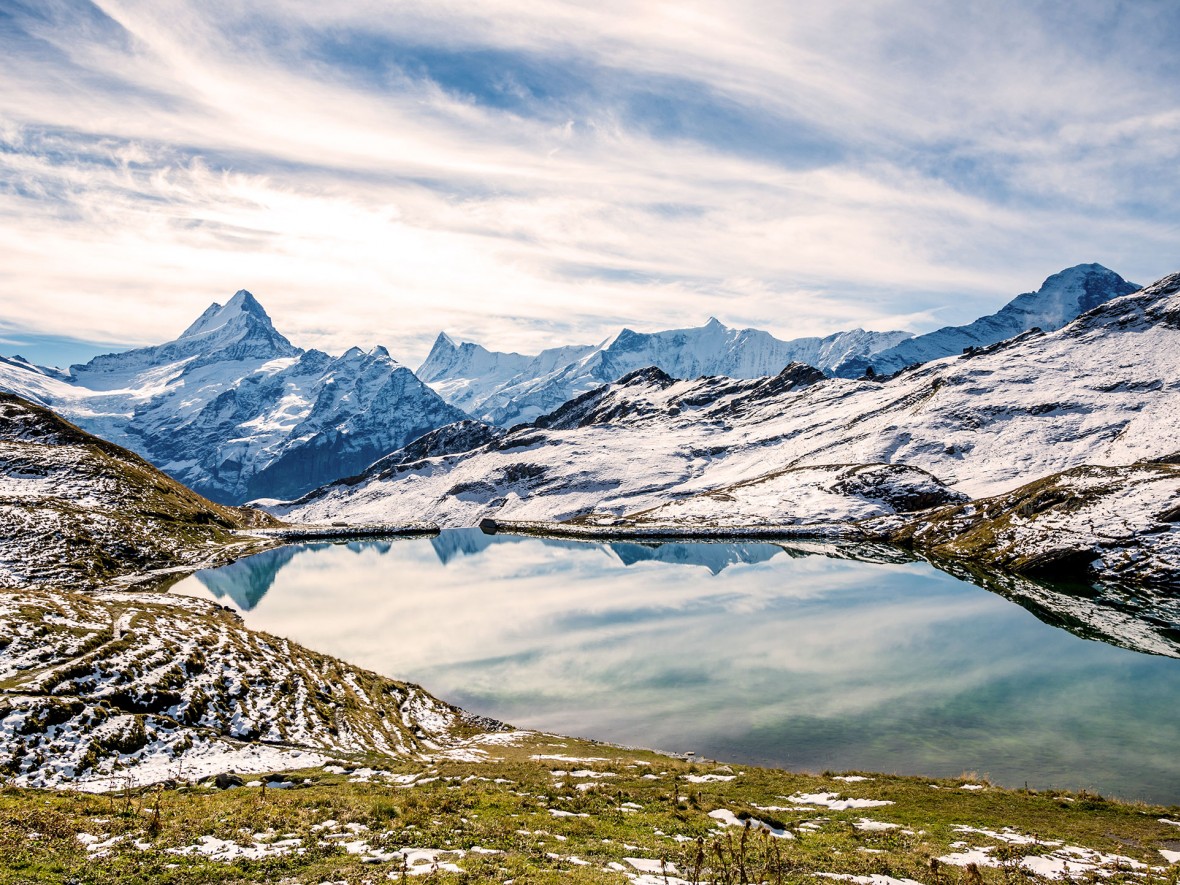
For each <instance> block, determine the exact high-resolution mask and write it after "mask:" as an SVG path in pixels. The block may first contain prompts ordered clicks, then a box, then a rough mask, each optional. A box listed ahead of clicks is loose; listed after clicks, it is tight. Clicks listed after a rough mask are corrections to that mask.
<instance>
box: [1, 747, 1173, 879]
mask: <svg viewBox="0 0 1180 885" xmlns="http://www.w3.org/2000/svg"><path fill="white" fill-rule="evenodd" d="M488 750H489V751H490V752H491V753H492V754H494V756H495V759H494V761H485V762H449V761H439V762H437V764H430V763H400V764H395V765H392V770H394V771H397V772H400V773H420V774H422V775H424V776H428V777H437V778H438V780H434V781H432V782H430V783H426V784H422V785H419V786H410V787H398V786H394V785H391V784H378V783H351V782H350V781H349V775H348V774H343V775H342V774H329V773H326V772H325V771H324V770H322V769H310V770H304V771H301V772H298V773H297V775H296V777H297V778H298V779H299V780H300V781H302V782H301V783H300V784H299V785H298V786H297V787H295V788H292V789H285V790H278V789H273V788H271V789H265V790H264V789H262V788H259V787H244V788H238V789H232V790H227V791H224V792H223V791H218V790H214V789H208V788H203V787H187V786H184V787H181V788H178V789H175V788H174V789H159V788H150V789H144V790H140V791H134V792H123V793H116V794H110V795H104V796H93V795H86V794H79V793H69V792H46V791H35V790H17V789H7V790H3V791H0V883H25V882H30V883H31V882H55V883H62V882H70V881H74V882H78V883H95V885H98V883H141V882H142V883H148V882H151V883H190V882H284V881H285V882H288V883H295V882H340V881H344V882H347V883H360V882H378V881H388V880H389V878H391V877H392V879H393V880H395V881H397V880H400V879H401V878H402V874H401V867H400V863H399V861H397V860H386V861H385V862H382V863H364V862H363V860H362V855H360V854H349V853H348V852H347V851H346V850H345V849H344V848H342V847H341V846H340V845H339V844H337V843H339V842H341V841H346V840H340V839H325V838H323V835H324V834H325V833H326V832H327V831H324V830H315V829H313V828H314V827H317V825H321V824H323V823H324V822H325V821H330V820H334V821H336V822H337V824H338V825H339V829H337V830H335V832H342V831H343V828H344V827H345V825H348V824H354V825H360V826H363V827H366V828H368V829H367V830H365V831H362V835H363V836H364V837H365V839H366V841H367V842H368V844H369V846H370V847H371V848H372V849H374V850H376V851H380V852H390V851H392V850H394V849H396V848H401V847H414V848H438V849H470V848H472V847H473V846H480V847H481V848H484V849H493V850H495V851H497V852H499V853H494V854H472V853H468V854H467V855H466V856H464V857H462V858H450V859H451V860H457V862H458V863H459V865H460V866H461V867H462V868H463V870H464V872H463V873H461V874H460V873H453V872H452V873H446V872H437V873H434V874H431V875H429V876H427V877H422V878H425V879H426V880H428V881H447V882H449V881H466V882H478V881H489V882H491V881H496V882H503V881H507V880H510V879H511V880H514V881H515V882H516V883H546V882H565V881H571V882H624V881H627V879H626V877H625V876H624V875H623V874H622V873H621V872H618V871H615V870H612V869H611V868H610V866H609V865H610V864H612V863H614V864H623V865H625V866H627V862H626V861H625V860H624V858H628V857H640V858H650V859H654V860H656V861H657V862H658V861H660V860H663V861H666V862H667V863H669V864H675V865H676V867H677V868H678V869H679V870H680V874H681V876H683V877H685V878H687V879H690V880H691V879H693V877H694V872H695V873H696V876H697V878H699V880H700V881H703V882H718V883H720V882H726V883H734V885H737V883H739V882H742V881H747V882H810V881H816V882H822V881H825V880H824V879H819V878H816V877H815V876H814V875H813V874H815V873H844V874H852V875H872V874H883V875H888V876H893V877H895V878H910V879H915V880H917V881H920V882H924V883H932V885H952V883H959V882H962V883H964V885H972V883H973V885H978V883H979V882H984V883H994V885H1012V883H1014V882H1018V881H1024V880H1029V879H1031V878H1032V877H1031V876H1030V875H1029V874H1028V873H1026V872H1024V871H1022V870H1021V869H1020V868H1019V866H1018V864H1019V859H1020V858H1021V857H1024V856H1029V855H1036V854H1044V853H1046V852H1048V851H1050V850H1051V848H1050V847H1049V846H1046V845H1044V844H1037V845H1024V846H1018V850H1014V849H1006V848H1005V846H1004V845H1003V844H1002V843H998V842H995V840H992V839H990V838H988V837H986V836H982V835H977V834H963V833H961V832H957V831H956V830H955V829H954V828H955V827H956V826H964V825H965V826H972V827H978V828H988V829H993V830H999V829H1001V828H1003V827H1006V826H1007V827H1012V828H1014V829H1015V830H1018V831H1020V832H1021V833H1025V834H1030V835H1034V834H1035V835H1036V837H1037V838H1038V840H1039V841H1040V842H1041V843H1044V842H1046V841H1050V840H1057V841H1060V842H1064V843H1067V844H1069V845H1076V846H1082V847H1086V848H1092V849H1097V850H1100V851H1102V852H1104V853H1117V854H1119V855H1123V856H1126V857H1130V858H1133V859H1137V860H1139V861H1142V862H1144V863H1147V864H1149V865H1150V866H1151V867H1152V868H1153V869H1150V870H1148V871H1146V874H1145V875H1136V874H1134V873H1133V872H1131V871H1129V870H1123V871H1117V870H1115V871H1113V872H1112V875H1111V877H1110V878H1109V879H1106V880H1105V881H1115V882H1119V881H1135V882H1159V883H1164V882H1169V883H1172V885H1175V883H1176V881H1177V870H1180V867H1178V866H1176V865H1173V866H1171V867H1168V866H1167V864H1166V862H1165V861H1164V860H1163V858H1162V857H1161V856H1160V855H1159V854H1158V852H1157V849H1159V848H1161V847H1163V848H1171V849H1180V827H1174V826H1170V825H1168V824H1165V823H1161V822H1159V821H1158V818H1160V817H1165V816H1168V815H1171V816H1172V817H1173V819H1176V818H1177V817H1178V816H1180V809H1176V808H1173V809H1170V810H1169V809H1165V808H1158V807H1150V806H1146V805H1133V804H1124V803H1119V802H1111V801H1107V800H1104V799H1102V798H1101V797H1097V796H1092V795H1088V794H1077V795H1071V794H1063V793H1036V792H1028V791H1011V790H1003V789H999V788H993V787H988V788H987V789H984V790H980V791H968V790H964V789H961V786H962V784H961V783H960V782H957V781H953V780H950V781H948V780H939V781H934V780H930V779H927V778H912V777H895V776H888V775H871V777H872V780H868V781H862V782H857V783H845V782H841V781H837V780H833V779H832V778H831V777H827V776H823V775H806V774H797V773H791V772H785V771H780V770H771V769H759V768H749V767H742V766H732V769H730V767H720V766H716V765H713V764H710V763H704V762H696V763H694V762H690V761H685V760H680V759H673V758H669V757H665V756H661V755H658V754H654V753H650V752H646V751H635V750H625V749H620V748H615V747H609V746H604V745H601V744H594V743H590V742H584V741H576V740H572V739H565V738H555V737H552V736H547V735H531V736H529V737H527V738H525V739H523V741H522V743H521V744H520V745H519V746H509V747H489V748H488ZM535 754H559V755H565V756H572V757H583V758H586V757H599V758H601V759H602V760H603V761H596V762H585V763H583V762H565V761H560V760H536V759H533V758H532V756H533V755H535ZM361 761H362V760H357V761H354V762H353V763H352V764H360V762H361ZM367 761H368V762H371V763H380V762H383V763H384V764H385V765H386V766H387V767H388V766H390V765H391V763H390V761H389V760H379V759H377V758H372V759H369V760H367ZM558 768H563V769H566V770H569V769H571V768H573V769H583V768H584V769H592V770H595V771H598V772H604V773H607V774H609V775H610V776H609V777H604V778H601V779H590V778H570V777H567V776H562V777H554V775H553V774H552V771H553V770H554V769H558ZM716 771H721V772H723V773H724V774H726V775H733V777H734V779H733V780H731V781H720V782H708V783H700V784H694V783H690V782H688V781H686V780H685V779H684V778H685V776H686V775H691V774H700V773H707V772H716ZM644 774H655V775H658V777H655V778H644V777H643V775H644ZM495 779H500V780H501V781H507V782H500V783H497V782H496V781H495ZM586 783H593V784H594V786H592V787H591V788H590V789H586V790H578V789H575V788H574V785H575V784H586ZM932 784H933V785H935V786H937V787H938V788H939V789H933V788H932V786H931V785H932ZM816 792H833V793H839V794H840V795H841V796H845V797H849V796H851V797H861V798H872V799H878V800H888V801H890V802H892V803H894V804H891V805H884V806H879V807H874V808H867V809H851V810H847V811H830V810H828V809H825V808H819V807H817V808H816V809H815V810H814V811H811V810H808V811H773V812H772V811H764V810H760V809H759V808H758V807H757V806H772V805H776V806H780V807H781V806H792V805H794V804H795V803H792V802H790V801H787V800H786V799H785V798H784V797H787V796H790V795H792V794H795V793H816ZM718 808H725V809H728V810H730V811H732V812H733V813H734V814H736V815H738V816H739V817H744V816H747V815H748V816H753V817H759V818H761V819H763V820H766V821H768V822H770V823H771V824H772V825H774V826H779V827H783V828H785V829H786V830H787V831H788V832H790V833H792V834H793V835H794V837H795V838H793V839H790V840H787V839H775V838H772V837H769V836H768V835H766V834H765V833H763V832H762V831H760V830H755V829H749V830H745V831H743V830H742V829H739V828H736V827H735V828H729V829H722V828H720V827H719V826H718V824H717V822H716V821H714V820H713V819H711V818H710V817H709V816H708V812H709V811H712V810H714V809H718ZM550 809H556V810H559V811H565V812H570V813H571V814H573V815H587V816H586V817H581V816H569V817H566V816H563V817H555V816H553V815H552V814H551V813H550ZM865 817H867V818H870V819H872V820H874V821H881V822H886V823H893V824H897V825H899V826H898V828H896V829H891V830H884V831H864V830H861V829H857V828H856V827H855V826H854V823H855V822H857V821H859V820H860V819H861V818H865ZM809 826H812V827H816V828H815V829H808V827H809ZM267 830H271V831H273V832H274V833H275V838H278V837H280V836H287V835H290V836H291V837H293V838H298V839H300V840H301V847H302V848H304V849H305V850H304V852H303V853H301V854H288V855H285V856H276V857H269V858H266V859H261V860H237V861H234V862H228V863H227V862H221V861H212V860H208V859H205V858H201V857H199V856H196V857H194V856H181V855H176V854H172V853H169V852H168V851H167V849H169V848H180V847H184V846H189V845H193V844H195V843H196V842H197V840H198V839H200V838H201V837H203V836H213V837H216V838H219V839H226V840H231V841H235V842H238V843H243V844H249V843H250V842H251V837H250V834H252V833H255V832H260V831H267ZM79 833H88V834H92V835H94V836H101V837H103V838H109V837H111V836H122V837H123V840H122V841H120V842H118V843H116V844H115V845H114V846H113V847H112V848H111V851H110V854H109V856H106V857H89V856H88V855H87V852H86V850H85V848H84V846H83V844H82V842H80V841H79V840H78V838H77V834H79ZM34 834H35V835H34ZM677 836H679V837H683V838H684V839H685V841H676V839H675V838H674V837H677ZM134 840H140V845H142V846H145V847H143V848H140V847H135V846H134V845H133V844H131V843H132V842H133V841H134ZM960 840H963V841H967V842H969V843H970V844H971V845H973V846H980V845H989V844H994V845H996V846H997V849H996V850H995V852H994V853H995V854H996V856H997V857H1003V856H1004V855H1005V853H1006V854H1007V855H1008V858H1009V859H1008V861H1007V862H1006V864H1005V865H1004V866H1001V867H995V868H989V867H983V868H980V869H978V870H971V869H967V868H961V867H955V866H950V865H947V864H937V863H932V858H937V857H938V856H939V855H943V854H946V853H948V852H951V851H954V850H955V849H954V848H952V843H954V842H956V841H960ZM571 858H578V859H580V860H583V861H586V862H587V864H586V865H579V864H577V863H576V862H575V861H574V860H571ZM440 859H441V860H443V861H445V860H447V859H448V858H446V857H443V858H440ZM627 868H628V869H629V870H631V872H633V873H634V872H635V871H634V870H633V869H631V867H630V866H627ZM1083 878H1084V877H1083ZM1091 878H1092V877H1091ZM420 880H421V879H420V877H414V878H413V879H412V881H420ZM659 880H661V877H659V876H658V874H657V881H659ZM827 881H831V880H827Z"/></svg>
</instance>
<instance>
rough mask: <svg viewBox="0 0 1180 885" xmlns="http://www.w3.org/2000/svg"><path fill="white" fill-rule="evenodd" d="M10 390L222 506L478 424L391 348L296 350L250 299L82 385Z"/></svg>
mask: <svg viewBox="0 0 1180 885" xmlns="http://www.w3.org/2000/svg"><path fill="white" fill-rule="evenodd" d="M0 389H7V390H10V391H12V392H15V393H17V394H20V395H21V396H25V397H26V398H29V399H32V400H34V401H36V402H40V403H42V404H44V405H47V406H50V407H52V408H53V409H55V410H56V411H59V412H60V413H62V414H64V415H66V416H67V417H69V418H70V419H71V420H74V421H76V422H78V423H79V424H80V425H81V426H83V427H85V428H86V429H87V430H90V431H91V432H93V433H96V434H98V435H100V436H103V437H105V438H107V439H111V440H113V441H115V442H117V443H119V444H120V445H123V446H126V447H127V448H130V449H132V450H133V451H136V452H138V453H139V454H141V455H143V456H144V457H146V458H148V459H149V460H150V461H152V462H153V463H154V464H156V465H157V466H159V467H160V468H161V469H163V470H164V471H165V472H166V473H168V474H169V475H170V476H173V477H175V478H176V479H179V480H180V481H182V482H184V483H186V484H187V485H189V486H191V487H192V488H194V489H196V490H198V491H200V492H201V493H202V494H205V495H208V496H209V497H211V498H213V499H214V500H217V501H222V502H226V503H239V502H241V501H245V500H249V499H252V498H274V497H277V498H293V497H298V496H299V495H301V494H303V493H304V492H307V491H309V490H311V489H313V488H315V487H317V486H319V485H322V484H323V483H325V482H330V481H332V480H335V479H339V478H340V477H343V476H349V475H351V474H354V473H357V472H359V471H360V470H363V469H364V468H365V467H367V466H368V465H369V464H371V463H372V462H373V461H375V460H376V459H377V458H379V457H381V456H382V455H385V454H387V453H388V452H390V451H392V450H394V449H396V448H399V447H400V446H402V445H405V444H406V443H407V442H410V441H411V440H413V439H415V438H416V437H418V436H420V435H421V434H423V433H426V432H427V431H430V430H433V429H434V428H436V427H440V426H442V425H444V424H449V423H451V422H454V421H458V420H462V419H464V418H465V417H466V416H465V415H464V414H463V413H462V412H460V411H459V410H458V409H455V408H453V407H451V406H448V405H447V404H446V403H444V402H443V401H442V400H441V399H440V398H439V397H438V396H437V395H436V394H435V393H434V392H433V391H431V390H430V389H429V388H427V387H426V386H425V385H423V384H422V383H421V382H420V381H418V379H417V378H416V377H415V376H414V374H413V373H412V372H411V371H410V370H409V369H407V368H406V367H405V366H402V365H399V364H398V363H397V362H396V361H395V360H394V359H393V358H392V357H390V355H389V353H388V352H387V351H386V350H385V349H384V348H383V347H377V348H374V349H373V350H372V351H369V352H365V351H362V350H360V349H359V348H352V349H351V350H349V351H347V352H346V353H344V354H343V355H341V356H339V357H332V356H329V355H328V354H326V353H322V352H320V351H318V350H309V351H305V350H302V349H300V348H298V347H295V346H294V345H292V344H291V342H289V341H288V340H287V339H286V338H284V337H283V336H282V335H280V334H279V333H278V332H277V331H276V330H275V328H274V326H273V325H272V324H271V321H270V317H268V316H267V314H266V311H265V310H263V309H262V305H260V304H259V303H258V301H257V300H256V299H255V298H254V296H253V295H251V294H250V293H249V292H246V291H245V290H243V291H240V292H238V293H237V294H236V295H234V297H233V298H231V299H230V301H229V302H228V303H227V304H225V305H224V306H222V305H218V304H214V305H211V306H210V307H209V309H208V310H206V311H205V312H204V313H203V314H202V315H201V316H200V317H199V318H198V319H197V321H196V322H195V323H193V324H192V325H191V326H190V327H189V328H188V329H186V330H185V332H184V333H183V334H182V335H181V336H180V337H179V338H178V339H176V340H175V341H170V342H168V343H167V344H161V345H158V346H155V347H145V348H140V349H138V350H131V351H128V352H126V353H116V354H107V355H105V356H99V357H95V358H94V359H93V360H91V361H90V362H89V363H86V364H85V365H76V366H72V367H71V368H70V374H69V376H65V377H63V376H61V375H57V374H53V373H49V372H46V371H45V370H40V369H38V368H37V367H35V366H30V365H28V364H27V363H21V362H18V361H15V360H6V361H4V362H3V363H0Z"/></svg>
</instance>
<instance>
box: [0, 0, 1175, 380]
mask: <svg viewBox="0 0 1180 885" xmlns="http://www.w3.org/2000/svg"><path fill="white" fill-rule="evenodd" d="M1176 45H1180V6H1177V4H1176V3H1175V2H1174V0H1138V2H1131V0H1124V2H1117V0H1077V2H1071V3H1062V2H1060V0H1055V2H1037V0H1023V2H994V3H963V2H961V0H880V2H872V0H857V2H850V0H829V2H825V3H822V4H804V3H798V2H782V0H780V2H777V3H768V2H764V0H727V2H725V3H720V2H714V3H710V4H699V3H692V2H676V3H663V2H637V0H628V2H614V0H596V2H593V3H567V2H562V0H544V2H535V0H481V2H479V3H466V4H460V3H455V2H450V0H429V2H426V0H404V2H396V0H394V2H390V0H386V2H373V0H347V2H338V3H323V2H318V0H282V2H278V0H253V2H250V3H241V2H234V3H229V2H223V0H202V2H189V3H183V2H173V0H151V2H134V0H97V2H84V0H33V2H27V3H26V2H20V0H16V2H14V0H0V354H11V353H23V354H25V355H26V356H29V357H30V358H32V359H34V360H35V361H38V362H43V363H49V364H59V365H61V364H66V363H68V362H70V361H73V360H78V359H83V358H85V357H87V356H89V355H91V354H93V353H98V352H105V351H109V350H118V349H125V348H127V347H130V346H137V345H143V344H151V343H158V342H161V341H166V340H169V339H172V338H175V337H176V336H177V335H178V334H179V333H180V332H181V331H182V330H183V329H184V328H185V327H186V326H188V325H189V323H190V322H191V321H192V320H193V319H195V318H196V316H198V315H199V314H200V313H201V311H202V310H204V308H205V307H207V306H208V305H209V304H210V303H212V302H214V301H218V302H221V303H224V302H225V301H226V300H227V299H228V298H229V297H230V296H231V295H232V294H233V293H234V292H235V291H236V290H238V289H241V288H246V289H249V290H250V291H251V292H253V293H254V294H255V295H256V296H257V297H258V299H259V300H260V301H261V302H262V304H263V305H264V306H265V307H266V308H267V310H268V312H269V313H270V314H271V316H272V317H273V319H274V321H275V325H276V327H277V328H278V329H279V330H280V331H281V332H283V333H284V334H285V335H286V336H287V337H288V338H290V339H291V340H292V341H293V342H294V343H296V344H298V345H301V346H304V347H319V348H321V349H324V350H327V351H329V352H336V353H339V352H341V351H343V350H344V349H346V348H347V347H349V346H352V345H360V346H362V347H371V346H374V345H377V344H383V345H385V346H387V347H388V348H389V349H390V351H391V353H392V354H393V355H394V356H395V357H397V358H398V359H400V360H402V361H403V362H406V363H407V364H409V365H411V366H416V365H417V363H418V362H419V361H420V360H421V359H422V358H423V357H424V356H425V354H426V352H427V350H428V348H429V345H430V342H431V341H432V340H433V338H434V336H435V335H436V334H437V333H438V332H439V331H440V330H445V331H447V332H448V333H449V334H450V335H451V336H452V337H453V338H456V339H458V340H474V341H478V342H480V343H482V344H485V345H486V346H488V347H490V348H492V349H497V350H518V351H521V352H535V351H537V350H539V349H541V348H543V347H547V346H553V345H558V344H567V343H594V342H597V341H600V340H602V339H603V338H605V337H607V336H608V335H610V334H612V333H613V332H615V331H617V330H618V329H619V328H620V327H622V326H624V325H626V326H630V327H631V328H634V329H639V330H644V331H654V330H658V329H665V328H673V327H683V326H693V325H700V324H702V323H704V322H705V321H706V320H707V319H708V318H709V317H710V316H716V317H717V318H719V319H720V320H722V321H723V322H725V323H726V324H728V325H732V326H754V327H758V328H764V329H767V330H769V331H771V332H773V333H774V334H775V335H777V336H779V337H781V338H793V337H799V336H802V335H817V334H819V335H822V334H828V333H831V332H835V331H838V330H841V329H848V328H854V327H863V328H869V329H878V330H886V329H909V330H911V331H915V332H923V331H929V330H931V329H934V328H937V327H939V326H942V325H947V324H954V323H962V322H967V321H970V320H972V319H974V318H975V317H977V316H980V315H982V314H985V313H990V312H992V311H994V310H995V309H997V308H998V307H999V306H1000V305H1002V304H1003V303H1004V302H1006V301H1007V300H1009V299H1010V298H1011V297H1013V296H1014V295H1016V294H1018V293H1020V292H1025V291H1029V290H1032V289H1036V288H1037V287H1038V286H1039V285H1040V283H1041V282H1042V281H1043V280H1044V278H1045V277H1047V276H1048V275H1049V274H1051V273H1054V272H1056V271H1058V270H1060V269H1062V268H1064V267H1068V266H1071V265H1074V264H1078V263H1083V262H1091V261H1096V262H1099V263H1101V264H1104V265H1106V266H1107V267H1110V268H1112V269H1114V270H1116V271H1118V272H1119V273H1121V274H1122V275H1123V276H1125V277H1127V278H1128V279H1131V280H1133V281H1135V282H1139V283H1143V284H1146V283H1149V282H1151V281H1153V280H1155V279H1157V278H1159V277H1161V276H1163V275H1165V274H1167V273H1170V272H1173V271H1176V270H1180V212H1178V211H1177V208H1176V207H1177V206H1180V175H1178V174H1177V171H1176V170H1177V169H1178V168H1180V77H1176V76H1175V70H1174V67H1175V66H1174V64H1173V63H1172V61H1173V59H1174V57H1175V46H1176Z"/></svg>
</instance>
